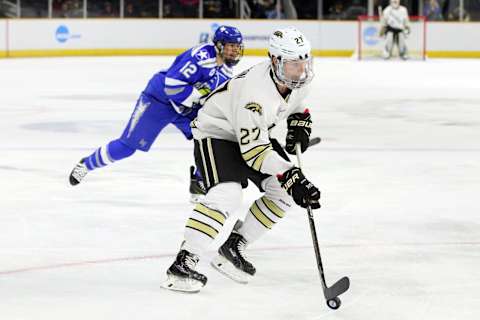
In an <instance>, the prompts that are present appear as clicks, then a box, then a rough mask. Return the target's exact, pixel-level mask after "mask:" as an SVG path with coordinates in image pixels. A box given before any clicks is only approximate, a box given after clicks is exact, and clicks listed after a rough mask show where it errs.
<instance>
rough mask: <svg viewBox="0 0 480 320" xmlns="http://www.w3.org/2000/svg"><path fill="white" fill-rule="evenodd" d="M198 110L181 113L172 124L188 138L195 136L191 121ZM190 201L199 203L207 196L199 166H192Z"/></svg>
mask: <svg viewBox="0 0 480 320" xmlns="http://www.w3.org/2000/svg"><path fill="white" fill-rule="evenodd" d="M196 114H197V110H196V109H195V110H193V111H192V113H191V114H188V115H186V116H183V115H179V116H178V117H177V118H176V119H175V120H174V121H173V122H172V124H173V125H174V126H176V127H177V128H178V129H179V130H180V131H181V132H182V133H183V135H184V136H185V138H187V140H190V139H192V138H193V135H192V128H191V127H190V122H191V121H192V119H194V118H195V116H196ZM189 191H190V201H191V202H192V203H198V202H199V201H200V200H201V199H202V198H203V197H204V196H205V192H206V190H205V185H204V182H203V178H202V175H201V173H200V170H199V168H198V167H195V166H191V167H190V187H189Z"/></svg>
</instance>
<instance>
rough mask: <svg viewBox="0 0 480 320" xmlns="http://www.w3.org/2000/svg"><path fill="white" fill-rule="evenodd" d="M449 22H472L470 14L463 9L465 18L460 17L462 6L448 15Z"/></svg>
mask: <svg viewBox="0 0 480 320" xmlns="http://www.w3.org/2000/svg"><path fill="white" fill-rule="evenodd" d="M448 20H450V21H463V22H468V21H470V14H469V13H468V12H467V11H466V10H465V9H463V17H460V6H458V7H455V8H454V9H453V10H452V11H450V12H449V13H448Z"/></svg>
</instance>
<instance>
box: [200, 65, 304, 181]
mask: <svg viewBox="0 0 480 320" xmlns="http://www.w3.org/2000/svg"><path fill="white" fill-rule="evenodd" d="M307 92H308V86H305V87H302V88H300V89H296V90H292V92H291V94H290V95H289V96H288V97H287V98H286V99H284V98H283V97H282V96H281V95H280V93H279V92H278V90H277V87H276V85H275V82H274V80H273V78H272V75H271V67H270V61H265V62H263V63H260V64H257V65H255V66H253V67H252V68H250V69H249V70H246V71H244V72H243V73H241V74H239V75H238V76H236V77H234V78H232V79H231V80H230V81H228V82H226V83H225V84H224V85H222V86H220V87H219V88H217V89H216V90H215V91H214V92H213V93H212V94H211V95H210V96H209V97H208V98H207V100H206V102H205V103H204V106H203V107H202V109H200V111H199V112H198V116H197V118H196V119H195V120H194V121H193V122H192V132H193V136H194V138H195V139H204V138H207V137H210V138H217V139H223V140H228V141H233V142H237V143H238V144H239V146H240V151H241V152H242V156H243V159H244V160H245V161H246V162H247V164H248V165H249V166H250V167H252V168H253V169H255V170H257V171H260V172H262V173H266V174H270V175H277V174H281V173H283V172H285V171H286V170H288V169H290V168H291V167H292V166H293V164H292V163H289V162H287V161H285V160H284V159H283V158H281V157H280V156H279V155H278V154H277V153H276V152H274V151H273V150H272V146H271V144H270V140H269V129H271V128H272V127H274V126H275V124H276V123H278V122H279V121H282V120H285V119H286V118H287V117H288V116H289V115H290V114H292V113H297V112H303V111H304V110H305V105H304V103H303V100H304V98H305V97H306V94H307Z"/></svg>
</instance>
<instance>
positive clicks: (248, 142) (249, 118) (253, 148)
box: [234, 101, 293, 176]
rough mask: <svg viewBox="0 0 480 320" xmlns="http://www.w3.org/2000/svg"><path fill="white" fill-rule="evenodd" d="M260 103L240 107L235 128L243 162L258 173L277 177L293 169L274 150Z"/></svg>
mask: <svg viewBox="0 0 480 320" xmlns="http://www.w3.org/2000/svg"><path fill="white" fill-rule="evenodd" d="M263 112H264V110H263V106H262V105H261V103H259V102H254V101H250V102H246V103H241V104H239V105H238V107H237V110H236V119H235V121H234V122H235V128H234V130H235V131H236V136H237V138H238V143H239V145H240V150H241V152H242V157H243V160H245V162H246V163H247V165H248V166H250V167H251V168H252V169H254V170H256V171H260V172H262V173H266V174H269V175H273V176H276V175H277V174H282V173H283V172H285V171H287V170H288V169H290V168H292V167H293V164H292V163H290V162H288V161H286V160H284V159H283V158H282V157H281V156H280V155H279V154H278V153H277V152H275V151H274V150H273V147H272V144H271V143H270V138H269V134H268V125H267V123H266V121H265V118H264V114H263Z"/></svg>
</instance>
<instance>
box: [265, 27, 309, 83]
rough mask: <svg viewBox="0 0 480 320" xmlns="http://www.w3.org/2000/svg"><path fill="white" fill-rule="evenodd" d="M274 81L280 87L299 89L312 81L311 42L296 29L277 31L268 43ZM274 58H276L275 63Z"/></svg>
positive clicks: (289, 28)
mask: <svg viewBox="0 0 480 320" xmlns="http://www.w3.org/2000/svg"><path fill="white" fill-rule="evenodd" d="M268 55H269V56H270V58H271V59H272V69H273V75H274V79H275V81H276V82H277V83H279V84H280V85H284V86H287V87H288V88H290V89H298V88H300V87H303V86H304V85H306V84H308V83H310V81H312V79H313V76H314V73H313V62H312V47H311V45H310V41H308V39H307V38H306V37H305V36H304V35H303V33H301V32H300V31H298V30H297V29H296V28H294V27H288V28H282V29H278V30H275V31H274V32H272V34H271V35H270V39H269V42H268ZM273 57H275V58H276V61H275V62H274V61H273V60H274V59H273Z"/></svg>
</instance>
